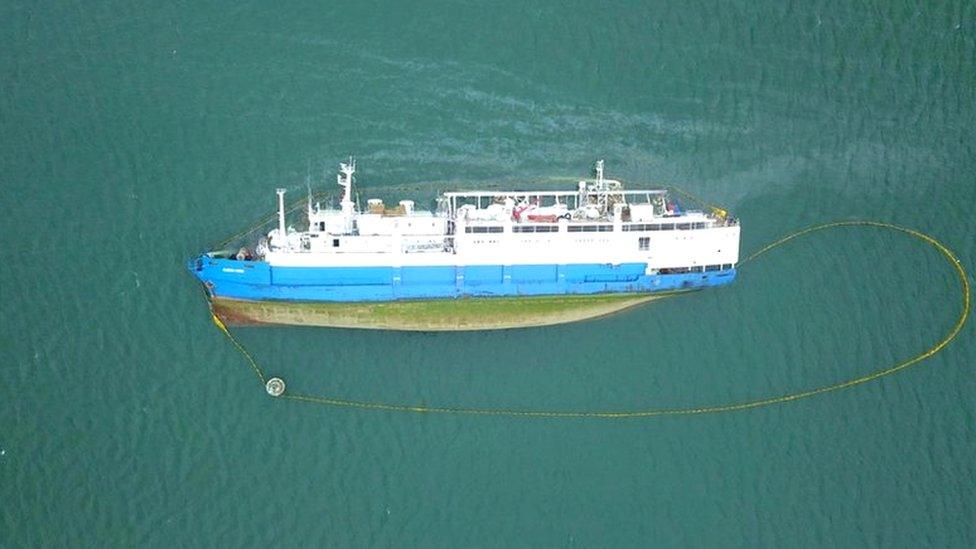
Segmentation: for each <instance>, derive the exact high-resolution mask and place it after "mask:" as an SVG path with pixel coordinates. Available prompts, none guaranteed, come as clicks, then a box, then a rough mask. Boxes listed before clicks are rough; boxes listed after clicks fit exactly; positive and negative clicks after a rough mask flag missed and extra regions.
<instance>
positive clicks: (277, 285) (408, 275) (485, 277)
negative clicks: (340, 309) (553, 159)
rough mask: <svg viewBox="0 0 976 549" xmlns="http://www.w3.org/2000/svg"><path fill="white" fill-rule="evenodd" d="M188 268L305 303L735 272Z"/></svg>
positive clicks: (262, 294)
mask: <svg viewBox="0 0 976 549" xmlns="http://www.w3.org/2000/svg"><path fill="white" fill-rule="evenodd" d="M188 268H189V269H190V271H191V272H192V273H193V274H194V275H195V276H196V277H197V278H198V279H199V280H200V281H201V282H203V283H204V285H205V286H206V288H207V290H208V292H209V294H210V295H211V297H214V298H226V299H234V300H244V301H276V302H306V303H307V302H313V303H314V302H334V303H356V302H393V301H404V300H441V299H457V298H465V297H520V296H572V295H594V294H649V293H655V292H667V291H675V290H692V289H698V288H705V287H714V286H723V285H726V284H729V283H731V282H732V281H733V280H734V279H735V277H736V270H735V269H734V268H728V269H724V270H716V271H707V272H689V273H680V274H659V273H655V274H646V272H647V265H646V264H645V263H622V264H619V265H612V264H567V265H468V266H464V265H451V266H404V267H280V266H273V265H269V264H268V263H265V262H262V261H236V260H232V259H217V258H209V257H201V258H199V259H197V260H194V261H191V262H190V264H189V265H188Z"/></svg>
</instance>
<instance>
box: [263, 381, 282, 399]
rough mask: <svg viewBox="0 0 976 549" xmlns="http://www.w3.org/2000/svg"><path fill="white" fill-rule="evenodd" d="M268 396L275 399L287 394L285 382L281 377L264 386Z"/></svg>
mask: <svg viewBox="0 0 976 549" xmlns="http://www.w3.org/2000/svg"><path fill="white" fill-rule="evenodd" d="M264 388H265V389H266V390H267V391H268V394H269V395H271V396H273V397H280V396H281V395H283V394H285V382H284V380H282V379H281V378H280V377H273V378H271V379H269V380H268V382H267V383H265V384H264Z"/></svg>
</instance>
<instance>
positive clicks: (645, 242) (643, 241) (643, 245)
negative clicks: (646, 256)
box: [637, 236, 651, 252]
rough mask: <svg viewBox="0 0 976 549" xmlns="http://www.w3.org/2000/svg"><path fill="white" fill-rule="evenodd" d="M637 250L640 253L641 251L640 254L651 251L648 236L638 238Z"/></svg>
mask: <svg viewBox="0 0 976 549" xmlns="http://www.w3.org/2000/svg"><path fill="white" fill-rule="evenodd" d="M637 248H638V249H639V250H640V251H642V252H645V251H647V250H650V249H651V237H649V236H642V237H640V238H638V239H637Z"/></svg>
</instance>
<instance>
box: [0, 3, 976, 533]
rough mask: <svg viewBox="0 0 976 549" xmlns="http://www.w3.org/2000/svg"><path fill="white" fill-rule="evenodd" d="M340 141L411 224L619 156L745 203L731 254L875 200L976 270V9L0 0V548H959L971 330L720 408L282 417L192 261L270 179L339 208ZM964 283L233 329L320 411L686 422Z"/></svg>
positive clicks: (883, 234)
mask: <svg viewBox="0 0 976 549" xmlns="http://www.w3.org/2000/svg"><path fill="white" fill-rule="evenodd" d="M348 155H355V156H356V158H357V161H358V166H359V172H358V174H357V175H358V176H359V178H358V188H359V191H360V193H361V196H362V200H363V201H365V199H366V198H368V197H372V196H378V197H382V198H387V199H388V200H393V199H399V198H414V199H416V200H418V202H419V203H422V204H427V203H428V202H429V201H430V200H432V199H433V197H434V196H435V194H436V193H437V192H438V191H442V190H450V189H463V188H473V187H479V186H487V185H496V186H497V185H500V184H502V183H504V184H509V183H510V184H512V185H517V184H519V183H520V182H526V184H528V183H529V182H533V184H541V183H546V182H548V184H550V185H551V188H572V186H573V185H574V180H575V179H574V178H577V177H581V176H585V175H587V174H588V173H589V170H590V168H591V166H592V163H593V162H594V161H595V160H596V159H597V158H604V159H606V162H607V173H608V175H609V176H612V177H616V178H619V179H622V180H624V181H626V182H628V183H630V184H632V185H634V186H638V185H639V186H645V185H675V186H679V187H682V188H684V189H686V190H688V191H689V192H692V193H693V194H696V195H698V196H701V197H704V198H705V199H707V200H708V201H710V202H713V203H716V204H721V205H723V206H725V207H727V208H728V209H729V210H730V211H732V212H733V213H734V214H735V215H736V216H738V217H739V218H740V219H741V222H742V250H743V253H744V254H745V253H748V252H751V251H754V250H756V249H758V248H760V247H761V246H762V245H764V244H766V243H768V242H771V241H773V240H775V239H777V238H779V237H781V236H783V235H786V234H789V233H790V232H792V231H795V230H797V229H799V228H802V227H805V226H809V225H812V224H817V223H821V222H827V221H835V220H852V219H869V220H879V221H885V222H891V223H896V224H898V225H902V226H906V227H911V228H913V229H917V230H919V231H923V232H924V233H926V234H929V235H931V236H932V237H934V238H936V239H938V240H939V241H941V242H942V243H944V244H945V245H946V246H948V247H949V248H950V249H951V250H953V251H954V252H955V253H956V255H957V256H958V257H959V259H960V260H961V264H962V266H963V267H965V268H966V269H968V270H970V272H976V244H974V243H976V215H974V206H976V4H974V3H973V2H971V1H967V2H953V1H949V2H922V1H917V2H910V1H904V0H884V1H866V2H862V1H840V0H822V1H811V2H780V1H765V0H763V1H760V0H750V1H740V2H714V3H712V2H701V1H691V2H673V1H650V2H649V1H641V2H613V3H607V4H604V3H598V2H589V1H578V2H566V1H563V2H522V1H519V2H509V1H493V2H483V1H479V2H432V1H426V0H425V1H417V2H373V1H362V0H359V1H355V2H329V3H325V4H322V3H317V2H302V3H293V2H285V3H275V2H271V3H268V2H250V1H239V2H224V3H220V4H208V5H203V4H202V3H198V2H173V3H171V2H143V1H139V0H136V1H128V2H115V1H113V2H78V1H74V2H43V1H42V2H21V1H17V0H14V1H8V2H5V3H4V4H3V5H2V6H0V204H2V207H3V214H2V216H0V235H2V244H0V249H2V252H3V257H2V260H0V546H3V547H19V546H88V547H105V546H141V547H172V546H228V547H240V546H259V547H267V546H271V545H282V546H336V547H363V546H397V547H410V546H424V547H475V546H488V547H520V546H534V547H539V546H556V547H561V546H579V547H669V546H685V547H754V546H765V547H805V546H837V547H853V546H872V547H922V546H943V547H973V546H976V432H974V430H976V376H974V369H973V368H974V366H976V340H974V333H976V328H974V326H976V322H973V321H972V320H971V321H970V322H969V323H968V324H966V325H965V326H964V327H963V329H962V331H961V332H960V333H959V335H958V337H957V338H956V339H955V340H954V341H952V342H951V343H950V344H949V345H948V346H947V347H946V348H945V349H944V350H942V351H941V352H939V353H938V354H936V355H935V356H933V357H931V358H929V359H928V360H925V361H924V362H921V363H920V364H917V365H915V366H913V367H911V368H908V369H906V370H903V371H901V372H899V373H897V374H895V375H891V376H887V377H883V378H881V379H878V380H875V381H873V382H870V383H866V384H862V385H858V386H856V387H852V388H849V389H846V390H843V391H837V392H831V393H828V394H821V395H818V396H813V397H810V398H806V399H802V400H799V401H796V402H789V403H784V404H779V405H775V406H769V407H764V408H759V409H752V410H746V411H738V412H729V413H716V414H706V415H693V416H676V417H652V418H644V419H573V418H569V419H566V418H563V419H556V418H549V419H547V418H526V417H509V416H468V415H457V414H410V413H400V412H388V411H377V410H360V409H348V408H341V407H335V406H327V405H318V404H310V403H300V402H291V401H283V400H275V399H272V398H270V397H268V396H267V395H266V394H265V392H264V390H263V388H262V387H261V386H260V384H259V383H258V381H257V380H256V378H255V376H254V374H253V372H252V371H251V369H250V367H249V366H248V364H247V362H246V361H245V360H244V358H243V357H242V356H241V354H239V353H238V351H237V350H236V349H235V348H234V346H233V345H232V344H231V343H230V342H229V341H228V340H227V339H226V338H225V336H224V335H223V334H222V333H221V332H220V331H219V330H217V329H216V328H215V326H214V325H213V323H212V322H211V320H210V316H209V314H208V311H207V306H206V303H205V300H204V297H203V293H202V291H201V288H200V286H199V284H197V283H196V282H195V281H194V280H193V278H192V277H190V276H188V274H187V273H186V272H185V267H184V264H185V262H186V260H187V259H189V258H190V257H192V256H194V254H197V253H199V252H200V251H201V250H203V249H205V248H207V246H208V245H210V244H211V243H213V242H216V241H219V240H221V239H222V238H224V237H226V236H228V235H230V234H232V233H234V232H236V231H238V230H241V229H243V228H246V227H247V226H249V225H250V224H251V223H252V222H253V221H254V220H255V219H258V218H260V217H261V216H262V215H264V214H266V213H268V212H269V211H270V210H272V209H273V208H274V206H275V195H274V189H275V187H279V186H281V187H286V188H287V189H288V190H289V195H288V196H289V197H290V198H291V199H298V198H300V197H302V196H304V194H305V193H306V183H305V181H306V179H307V178H308V177H309V176H310V178H311V181H312V185H313V190H314V191H321V192H329V193H332V194H333V196H336V195H337V192H338V187H337V186H336V185H335V179H334V173H335V168H336V166H337V163H338V162H339V161H341V160H342V159H344V158H346V157H347V156H348ZM540 182H541V183H540ZM295 221H296V222H297V218H296V220H295ZM969 277H970V283H972V282H973V280H972V275H971V274H970V275H969ZM961 287H962V285H961V283H960V281H959V279H958V277H957V276H956V275H955V273H954V271H953V268H952V267H951V266H950V265H949V264H948V263H946V261H945V260H944V259H943V257H942V256H941V255H940V254H939V253H938V252H937V251H935V250H934V249H932V248H931V247H928V246H926V245H925V244H924V243H922V242H920V241H918V240H914V239H912V238H910V237H907V236H905V235H902V234H898V233H894V232H891V231H885V230H882V229H872V228H839V229H831V230H829V231H823V232H819V233H816V234H812V235H808V236H804V237H802V238H799V239H797V240H795V241H793V242H791V243H789V244H787V245H785V246H783V247H780V248H777V249H776V250H774V251H772V252H770V253H768V254H766V255H764V256H763V257H761V258H759V259H757V260H755V261H754V262H749V263H747V264H745V265H743V267H742V269H741V272H740V277H739V279H738V280H737V281H736V283H735V284H734V285H732V286H730V287H727V288H722V289H715V290H711V291H702V292H697V293H694V294H692V295H687V296H681V297H676V298H669V299H665V300H661V301H657V302H655V303H652V304H650V305H647V306H644V307H641V308H638V309H635V310H631V311H628V312H625V313H622V314H618V315H615V316H612V317H609V318H605V319H601V320H595V321H589V322H583V323H579V324H574V325H564V326H558V327H549V328H536V329H525V330H510V331H498V332H485V333H447V334H429V333H395V332H376V331H356V330H331V329H318V328H316V329H312V328H239V329H236V330H235V334H236V335H237V337H239V338H240V341H241V343H242V344H243V345H244V346H245V347H246V348H247V349H249V350H250V352H251V353H252V354H253V356H254V358H255V359H256V360H257V361H258V362H259V363H260V364H261V366H262V368H264V369H265V370H266V371H267V372H268V373H269V374H272V375H279V376H281V377H283V378H284V379H285V380H286V383H287V384H288V389H289V391H299V392H302V393H306V394H316V395H325V396H332V397H339V398H345V399H354V400H360V401H366V402H379V403H396V404H415V405H426V406H447V407H482V408H509V409H517V410H564V411H566V410H569V411H601V410H609V411H620V410H641V409H658V408H682V407H697V406H711V405H721V404H729V403H735V402H743V401H748V400H754V399H760V398H765V397H771V396H778V395H783V394H790V393H794V392H796V391H801V390H805V389H811V388H815V387H820V386H824V385H829V384H832V383H837V382H841V381H844V380H848V379H852V378H856V377H858V376H863V375H866V374H869V373H870V372H873V371H876V370H880V369H884V368H887V367H889V366H892V365H894V364H895V363H898V362H899V361H902V360H905V359H907V358H910V357H912V356H914V355H916V354H918V353H920V352H922V351H924V350H925V349H927V348H929V347H931V346H932V345H933V344H935V343H936V342H937V341H939V340H940V339H941V338H942V337H943V336H944V335H945V334H946V333H947V332H948V331H949V330H950V329H951V328H952V326H953V324H954V323H955V322H956V320H957V318H958V317H959V315H960V313H961V307H962V304H961Z"/></svg>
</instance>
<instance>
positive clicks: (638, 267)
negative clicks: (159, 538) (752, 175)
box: [188, 159, 739, 303]
mask: <svg viewBox="0 0 976 549" xmlns="http://www.w3.org/2000/svg"><path fill="white" fill-rule="evenodd" d="M355 171H356V167H355V163H354V162H353V161H352V159H350V161H349V162H348V163H342V164H340V174H339V175H338V176H337V181H338V184H339V185H340V186H341V187H342V199H341V202H340V203H339V208H338V209H335V208H323V207H321V206H320V205H319V204H314V205H313V204H312V203H311V200H309V204H308V209H307V222H308V224H307V227H304V228H297V229H296V228H295V227H291V226H286V223H285V217H286V216H285V213H286V212H285V200H284V196H285V190H284V189H278V190H277V194H278V226H277V227H276V228H274V229H273V230H271V231H270V232H269V233H268V234H267V235H266V236H263V237H261V238H260V239H259V240H258V241H257V242H254V243H253V246H251V247H243V248H241V249H240V250H239V251H237V252H236V253H233V254H231V253H218V252H208V253H204V254H202V255H200V256H199V257H197V258H195V259H193V260H191V261H190V262H189V264H188V268H189V269H190V271H191V272H192V273H193V274H194V275H195V276H196V277H197V278H198V279H199V280H200V281H201V282H202V283H203V284H204V286H205V287H206V289H207V292H208V293H209V295H210V297H211V299H213V300H222V299H224V300H246V301H259V302H260V301H274V302H349V303H355V302H396V301H400V300H431V299H448V298H459V297H499V296H509V297H511V296H559V295H578V294H639V293H651V292H661V291H666V290H681V289H697V288H703V287H708V286H721V285H725V284H729V283H730V282H732V281H733V280H734V279H735V276H736V264H737V262H738V260H739V223H738V221H737V220H736V219H735V218H732V217H730V216H728V215H727V214H726V213H725V212H724V211H721V210H717V209H708V210H707V211H697V210H684V209H682V208H681V206H680V204H678V203H677V202H676V201H673V200H672V199H671V197H669V195H668V192H667V191H666V190H625V189H624V186H623V185H622V184H621V182H620V181H617V180H614V179H608V178H605V177H604V164H603V161H602V160H601V161H598V162H597V164H596V177H595V178H592V179H586V180H582V181H580V182H579V184H578V185H577V186H576V188H575V189H572V190H566V191H548V192H547V191H541V192H540V191H502V192H495V191H492V192H488V191H470V192H447V193H444V194H442V195H441V196H440V197H439V198H438V199H437V201H436V208H435V210H434V211H428V210H423V209H420V208H418V207H416V205H415V203H414V202H413V201H410V200H402V201H400V202H399V204H397V205H396V206H393V207H390V206H388V205H386V204H384V203H383V202H382V201H381V200H378V199H371V200H369V201H368V206H367V208H366V209H365V210H363V211H360V210H359V208H357V205H356V203H355V202H354V201H353V198H352V197H353V190H352V187H353V174H354V173H355Z"/></svg>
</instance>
